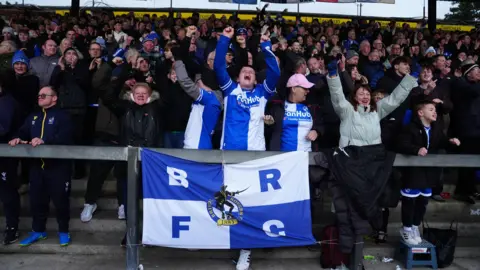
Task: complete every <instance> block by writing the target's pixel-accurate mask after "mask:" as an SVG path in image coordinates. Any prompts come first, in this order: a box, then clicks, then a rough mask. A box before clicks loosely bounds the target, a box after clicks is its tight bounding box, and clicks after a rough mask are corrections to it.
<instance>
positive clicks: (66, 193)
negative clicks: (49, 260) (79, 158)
mask: <svg viewBox="0 0 480 270" xmlns="http://www.w3.org/2000/svg"><path fill="white" fill-rule="evenodd" d="M38 163H39V162H38V161H35V162H34V164H33V165H32V166H31V169H30V192H29V194H30V209H31V211H32V213H31V214H32V218H33V219H32V230H33V231H35V232H45V229H46V223H47V218H48V213H49V209H50V200H52V202H53V204H54V206H55V209H56V215H57V223H58V231H59V232H68V230H69V227H68V225H69V222H70V189H71V174H72V169H71V168H72V166H71V163H70V162H67V161H59V162H58V163H57V162H56V163H55V164H51V166H47V165H46V166H45V167H44V169H42V168H41V166H39V164H38Z"/></svg>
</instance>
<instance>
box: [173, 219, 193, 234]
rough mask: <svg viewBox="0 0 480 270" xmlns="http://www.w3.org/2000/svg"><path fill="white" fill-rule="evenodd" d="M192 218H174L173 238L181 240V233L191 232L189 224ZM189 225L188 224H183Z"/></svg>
mask: <svg viewBox="0 0 480 270" xmlns="http://www.w3.org/2000/svg"><path fill="white" fill-rule="evenodd" d="M190 220H191V217H189V216H173V217H172V238H180V231H188V230H190V226H188V223H187V222H190ZM181 223H187V224H183V225H182V224H181Z"/></svg>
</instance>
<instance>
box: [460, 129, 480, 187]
mask: <svg viewBox="0 0 480 270" xmlns="http://www.w3.org/2000/svg"><path fill="white" fill-rule="evenodd" d="M479 140H480V138H460V142H461V143H462V144H461V145H460V147H459V152H460V153H461V154H476V155H478V154H480V143H479ZM476 171H477V168H459V169H458V182H457V187H456V189H455V194H457V195H467V196H468V195H472V194H474V193H476V192H477V187H476V175H475V173H476Z"/></svg>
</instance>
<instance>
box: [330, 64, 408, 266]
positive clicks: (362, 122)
mask: <svg viewBox="0 0 480 270" xmlns="http://www.w3.org/2000/svg"><path fill="white" fill-rule="evenodd" d="M344 61H345V60H342V61H341V62H339V63H341V64H344ZM339 63H337V61H336V60H334V61H333V62H331V63H330V64H329V65H328V73H329V74H328V76H327V83H328V88H329V90H330V95H331V99H332V103H333V107H334V110H335V112H336V114H337V115H338V117H339V118H340V121H341V123H340V144H339V145H340V148H338V149H335V151H334V152H333V154H332V155H328V159H329V166H330V170H331V171H332V173H333V176H334V181H333V182H332V183H331V186H330V187H331V189H332V192H333V203H334V207H335V214H336V216H337V225H338V226H339V227H340V228H339V231H340V236H339V240H340V241H339V243H340V248H341V250H342V252H343V253H345V254H352V253H353V256H352V259H351V260H350V262H351V267H350V269H355V270H357V269H362V265H361V262H362V258H363V254H362V253H363V239H362V235H366V234H368V233H369V232H370V226H369V223H370V225H371V226H372V227H373V228H374V229H379V228H380V227H381V225H382V212H381V208H380V207H379V206H378V203H377V201H378V198H379V196H380V194H382V192H383V190H384V188H385V185H386V182H387V180H388V177H389V175H390V172H391V169H392V165H393V162H394V159H395V154H394V153H388V152H387V151H386V150H385V148H384V146H383V145H382V139H381V128H380V120H381V119H382V118H384V117H386V116H387V115H389V114H390V113H391V112H392V111H394V110H395V109H396V108H397V107H398V106H400V104H401V103H402V102H403V101H404V100H405V99H406V98H407V96H408V95H409V93H410V91H411V90H412V89H413V88H414V87H416V86H417V83H416V79H415V78H413V77H412V76H410V75H409V72H410V69H409V67H408V65H405V66H402V67H401V68H400V70H399V72H400V73H402V75H403V76H404V78H403V80H402V81H401V83H400V84H399V85H398V86H397V87H396V88H395V90H394V91H393V92H392V94H391V95H390V96H388V97H387V98H385V99H382V100H381V101H380V102H378V103H375V101H373V99H372V96H371V90H370V88H369V87H368V86H367V85H358V84H357V85H356V86H355V90H354V91H353V92H352V93H351V95H350V98H349V100H347V99H346V98H345V96H344V94H343V90H342V84H341V82H340V78H339V76H338V71H337V68H338V64H339ZM399 192H400V191H399ZM359 267H360V268H359Z"/></svg>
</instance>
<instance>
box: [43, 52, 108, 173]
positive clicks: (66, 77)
mask: <svg viewBox="0 0 480 270" xmlns="http://www.w3.org/2000/svg"><path fill="white" fill-rule="evenodd" d="M96 46H97V47H98V45H96ZM63 55H64V56H62V57H61V58H60V59H59V63H58V65H57V66H56V67H55V69H54V71H53V73H52V78H51V79H50V85H51V86H53V88H54V89H56V91H58V94H59V95H58V106H59V107H60V108H62V109H64V110H65V111H66V112H68V113H69V114H70V118H71V119H72V121H73V122H74V123H77V124H76V125H75V126H74V128H75V130H74V142H75V144H76V145H84V144H85V139H84V136H83V129H84V121H85V114H86V111H87V93H89V92H90V90H91V88H92V77H91V73H90V70H89V64H90V63H86V62H83V61H80V60H79V54H78V51H77V49H75V48H67V49H66V50H65V52H64V54H63ZM85 175H86V167H85V162H83V161H80V160H77V161H75V173H74V175H73V177H74V179H81V178H83V177H85Z"/></svg>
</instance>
